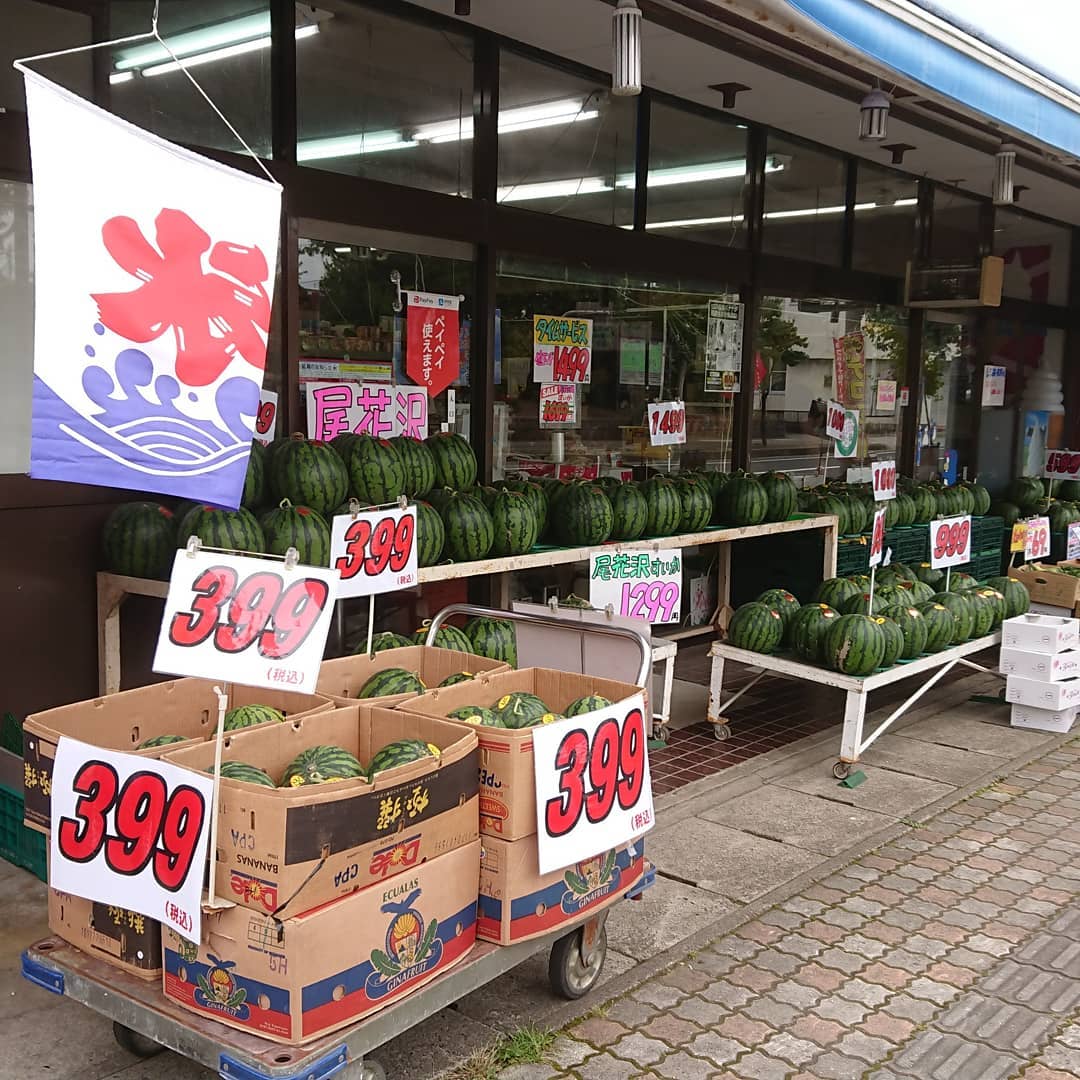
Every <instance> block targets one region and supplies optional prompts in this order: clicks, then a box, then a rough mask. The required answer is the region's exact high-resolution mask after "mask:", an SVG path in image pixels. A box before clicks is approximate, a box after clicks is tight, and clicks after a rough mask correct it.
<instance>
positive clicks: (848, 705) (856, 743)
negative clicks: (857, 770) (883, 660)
mask: <svg viewBox="0 0 1080 1080" xmlns="http://www.w3.org/2000/svg"><path fill="white" fill-rule="evenodd" d="M865 719H866V695H865V694H860V693H859V692H858V691H856V690H849V691H848V692H847V694H846V695H845V700H844V734H843V736H842V737H841V740H840V761H841V762H846V763H847V764H852V765H853V764H854V763H855V762H856V761H858V760H859V750H860V749H861V747H862V741H863V722H864V721H865Z"/></svg>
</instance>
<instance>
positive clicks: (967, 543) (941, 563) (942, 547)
mask: <svg viewBox="0 0 1080 1080" xmlns="http://www.w3.org/2000/svg"><path fill="white" fill-rule="evenodd" d="M969 562H971V517H970V515H965V516H964V517H952V518H942V519H941V520H940V521H931V522H930V565H931V566H932V567H933V568H934V569H935V570H944V569H945V568H946V567H947V566H963V565H964V563H969Z"/></svg>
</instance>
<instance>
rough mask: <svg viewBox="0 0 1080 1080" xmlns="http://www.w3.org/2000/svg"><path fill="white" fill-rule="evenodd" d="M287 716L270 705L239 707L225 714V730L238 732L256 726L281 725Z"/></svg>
mask: <svg viewBox="0 0 1080 1080" xmlns="http://www.w3.org/2000/svg"><path fill="white" fill-rule="evenodd" d="M284 719H285V714H284V713H283V712H281V711H280V710H279V709H274V708H271V707H270V706H269V705H238V706H237V707H236V708H235V709H230V710H229V711H228V712H227V713H226V714H225V730H226V731H238V730H239V729H240V728H246V727H254V726H255V725H256V724H271V723H278V724H280V723H281V722H282V721H283V720H284Z"/></svg>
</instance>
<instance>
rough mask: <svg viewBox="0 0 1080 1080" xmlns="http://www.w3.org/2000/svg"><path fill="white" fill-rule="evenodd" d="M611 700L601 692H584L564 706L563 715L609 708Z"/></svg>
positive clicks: (576, 714) (580, 713)
mask: <svg viewBox="0 0 1080 1080" xmlns="http://www.w3.org/2000/svg"><path fill="white" fill-rule="evenodd" d="M611 705H612V702H611V701H610V700H609V699H608V698H606V697H604V696H603V695H602V694H586V695H585V696H584V697H579V698H577V699H575V700H574V701H571V702H570V704H569V705H567V706H566V711H565V712H564V713H563V715H564V716H584V715H585V713H591V712H598V711H599V710H600V709H610V708H611Z"/></svg>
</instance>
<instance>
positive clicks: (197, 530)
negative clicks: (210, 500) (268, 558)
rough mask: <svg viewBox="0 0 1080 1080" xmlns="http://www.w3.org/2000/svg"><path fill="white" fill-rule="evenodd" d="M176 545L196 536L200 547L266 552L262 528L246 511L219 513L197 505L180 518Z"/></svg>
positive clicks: (221, 511)
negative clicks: (181, 519) (178, 540)
mask: <svg viewBox="0 0 1080 1080" xmlns="http://www.w3.org/2000/svg"><path fill="white" fill-rule="evenodd" d="M179 535H180V536H181V539H180V546H181V547H183V546H184V545H185V544H187V541H188V537H189V536H197V537H198V538H199V539H200V540H201V541H202V543H203V547H209V548H221V549H222V550H225V551H240V552H244V551H254V552H256V553H261V552H265V551H266V539H265V537H264V536H263V531H262V526H261V525H260V524H259V523H258V521H256V520H255V515H254V514H252V513H251V511H250V510H245V509H244V508H243V507H241V508H240V509H239V510H219V509H218V508H217V507H216V506H197V507H195V509H194V510H192V511H190V512H189V513H188V515H187V517H185V518H184V520H183V523H182V525H181V527H180V534H179Z"/></svg>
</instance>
